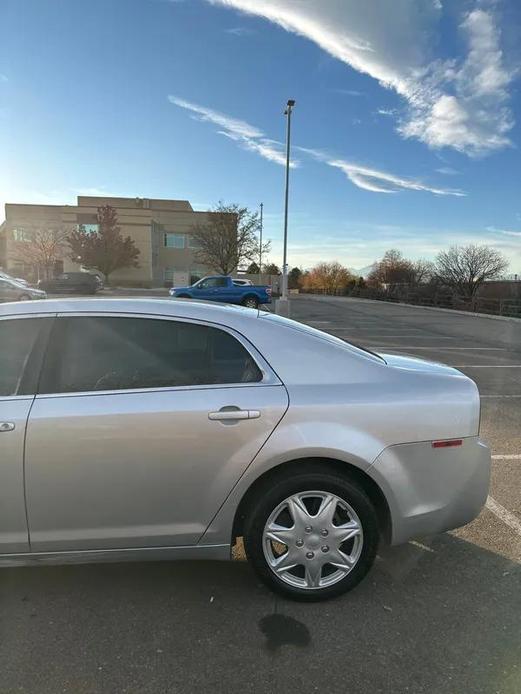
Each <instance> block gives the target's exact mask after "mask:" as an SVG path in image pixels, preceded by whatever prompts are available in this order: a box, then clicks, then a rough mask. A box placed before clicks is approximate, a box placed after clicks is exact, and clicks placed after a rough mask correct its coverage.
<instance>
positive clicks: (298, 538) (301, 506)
mask: <svg viewBox="0 0 521 694" xmlns="http://www.w3.org/2000/svg"><path fill="white" fill-rule="evenodd" d="M326 537H327V541H326V542H324V539H325V538H326ZM362 547H363V531H362V524H361V522H360V519H359V518H358V516H357V514H356V512H355V511H354V509H353V508H352V507H351V506H350V505H349V504H348V503H347V502H346V501H344V500H343V499H341V498H340V497H338V496H336V495H335V494H332V493H331V492H324V491H306V492H301V493H298V494H294V495H292V496H290V497H288V498H287V499H285V500H284V501H283V502H282V503H280V504H279V505H278V506H277V508H275V509H274V511H273V512H272V513H271V514H270V516H269V518H268V520H267V521H266V525H265V527H264V532H263V550H264V556H265V558H266V561H267V562H268V566H269V567H270V569H271V570H272V571H273V573H274V574H275V575H276V576H278V577H279V578H280V579H281V580H282V581H284V582H285V583H288V584H289V585H292V586H295V587H298V588H304V589H306V590H316V589H317V588H325V587H327V586H331V585H334V584H335V583H338V581H341V580H342V579H343V578H344V577H345V576H346V575H347V574H348V573H349V572H350V571H352V569H353V568H354V567H355V566H356V564H357V562H358V560H359V558H360V554H361V552H362Z"/></svg>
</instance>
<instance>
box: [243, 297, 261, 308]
mask: <svg viewBox="0 0 521 694" xmlns="http://www.w3.org/2000/svg"><path fill="white" fill-rule="evenodd" d="M242 305H243V306H246V307H247V308H259V300H258V299H257V297H256V296H245V297H244V299H243V300H242Z"/></svg>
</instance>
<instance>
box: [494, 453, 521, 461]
mask: <svg viewBox="0 0 521 694" xmlns="http://www.w3.org/2000/svg"><path fill="white" fill-rule="evenodd" d="M492 460H521V453H505V454H504V455H493V456H492Z"/></svg>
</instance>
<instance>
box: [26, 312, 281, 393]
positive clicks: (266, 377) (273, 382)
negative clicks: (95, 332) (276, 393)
mask: <svg viewBox="0 0 521 694" xmlns="http://www.w3.org/2000/svg"><path fill="white" fill-rule="evenodd" d="M55 316H56V321H54V324H53V326H52V330H51V332H50V335H49V336H48V340H47V347H46V353H45V356H44V358H43V359H42V364H41V368H40V377H39V379H38V389H37V392H36V398H37V399H38V400H42V399H44V398H71V397H72V398H74V397H85V396H89V397H97V396H99V395H127V394H128V395H131V394H140V393H141V394H143V393H158V392H159V393H161V392H170V391H175V392H177V391H193V390H210V389H219V390H221V389H225V388H251V387H253V386H258V387H261V388H262V387H264V386H283V383H282V381H281V380H280V378H279V377H278V376H277V374H276V373H275V372H274V371H273V369H272V368H271V366H270V365H269V364H268V362H267V361H266V360H265V359H264V357H263V356H262V355H261V354H260V352H259V351H258V350H257V349H256V347H254V345H253V344H252V343H251V342H250V341H249V340H247V339H246V338H245V337H244V336H243V335H242V334H241V333H239V332H238V331H236V330H234V329H233V328H230V327H229V326H227V325H222V324H221V323H213V322H212V321H205V320H198V319H194V318H185V317H180V316H171V315H164V314H155V313H152V314H150V313H134V312H124V311H123V312H122V311H117V312H114V311H107V312H104V311H85V312H83V311H82V312H78V311H74V312H73V311H71V312H70V313H69V312H63V311H60V312H58V313H57V314H55ZM60 318H139V319H144V320H147V319H151V320H166V321H170V322H175V323H190V324H192V325H202V326H206V327H209V328H217V329H219V330H223V331H224V332H226V333H228V334H229V335H230V336H231V337H234V338H235V339H236V340H238V341H239V343H240V344H241V345H242V347H243V348H244V349H245V350H246V351H247V352H248V354H249V355H250V357H251V358H252V359H253V361H254V363H255V364H256V365H257V368H258V369H259V371H260V372H261V374H262V378H261V380H260V381H251V382H248V383H242V382H241V383H209V384H207V385H201V384H197V385H192V386H158V387H151V388H124V389H112V390H83V391H75V392H67V393H40V392H39V384H40V382H41V377H42V374H43V372H44V370H45V368H46V365H47V362H48V358H49V357H48V355H49V354H50V353H52V352H53V351H54V350H53V349H52V347H53V340H54V335H55V328H56V325H57V324H58V319H60ZM49 348H51V349H49ZM31 397H32V396H31Z"/></svg>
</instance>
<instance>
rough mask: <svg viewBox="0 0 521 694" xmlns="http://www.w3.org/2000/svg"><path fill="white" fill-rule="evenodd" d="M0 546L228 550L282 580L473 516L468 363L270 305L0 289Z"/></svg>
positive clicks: (329, 578) (486, 459)
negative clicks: (395, 351) (372, 345)
mask: <svg viewBox="0 0 521 694" xmlns="http://www.w3.org/2000/svg"><path fill="white" fill-rule="evenodd" d="M0 345H2V349H1V350H0V460H1V461H2V466H1V469H0V563H3V564H31V563H38V564H41V563H45V562H53V563H65V562H72V561H74V562H77V561H85V562H87V561H100V560H115V561H120V560H127V559H137V560H143V559H176V558H182V559H212V558H213V559H225V558H229V557H230V551H231V547H232V546H233V545H234V543H235V542H236V541H237V539H238V538H243V539H244V546H245V550H246V554H247V556H248V559H249V561H250V562H251V565H252V566H253V568H254V570H255V571H256V572H257V574H258V575H259V577H260V578H261V579H262V580H263V581H264V582H265V583H266V584H267V585H268V586H269V587H270V588H272V589H274V590H276V591H278V592H280V593H282V594H284V595H286V596H289V597H292V598H297V599H301V600H318V599H323V598H329V597H332V596H335V595H338V594H340V593H342V592H344V591H346V590H349V589H351V588H353V587H354V586H355V585H356V584H357V583H358V582H359V581H360V580H361V579H362V578H363V577H364V576H365V575H366V574H367V572H368V571H369V569H370V567H371V565H372V564H373V561H374V559H375V556H376V552H377V548H378V545H379V543H390V544H399V543H403V542H406V541H407V540H409V539H411V538H415V537H417V536H422V535H427V534H431V533H438V532H442V531H444V530H447V529H449V528H455V527H457V526H460V525H463V524H465V523H468V522H469V521H470V520H472V519H473V518H474V517H475V516H476V515H477V514H478V513H479V511H480V509H481V507H482V505H483V503H484V501H485V499H486V496H487V491H488V484H489V474H490V452H489V449H488V448H487V446H486V445H485V444H484V443H483V442H482V441H481V440H480V438H479V423H480V400H479V394H478V390H477V388H476V386H475V384H474V383H473V381H471V380H470V379H469V378H467V377H466V376H464V375H463V374H462V373H460V372H458V371H456V370H455V369H453V368H449V367H447V366H443V365H441V364H435V363H431V362H426V361H421V360H419V359H414V358H408V357H403V356H391V355H385V354H372V353H370V352H367V351H365V350H363V349H360V348H358V347H355V346H353V345H350V344H348V343H345V342H343V341H341V340H339V339H337V338H334V337H332V336H330V335H327V334H325V333H323V332H320V331H318V330H315V329H313V328H309V327H307V326H305V325H302V324H299V323H296V322H294V321H291V320H287V319H284V318H280V317H277V316H274V315H273V314H270V313H264V312H262V311H252V310H249V309H242V308H239V307H232V306H218V305H215V304H213V305H209V304H205V303H203V302H189V301H164V300H153V299H150V300H149V299H86V300H81V299H80V300H67V299H63V300H51V301H46V302H34V303H17V304H3V305H1V306H0Z"/></svg>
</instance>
